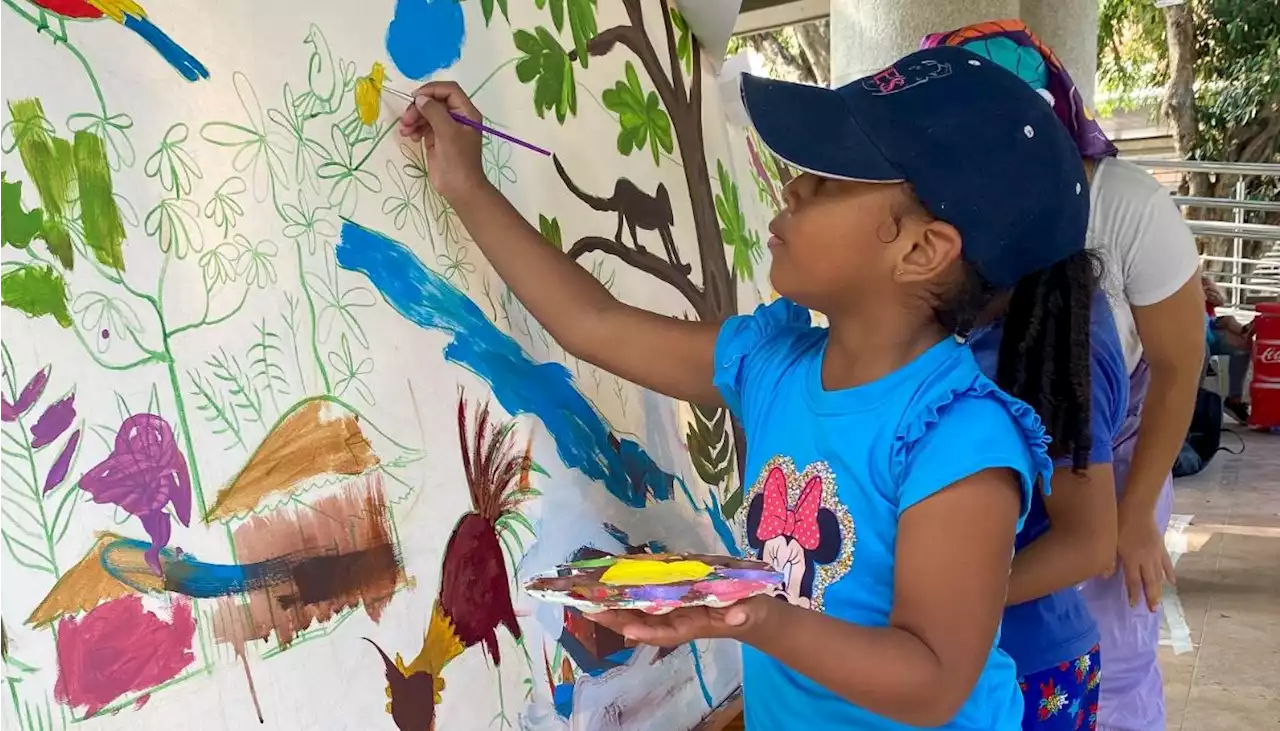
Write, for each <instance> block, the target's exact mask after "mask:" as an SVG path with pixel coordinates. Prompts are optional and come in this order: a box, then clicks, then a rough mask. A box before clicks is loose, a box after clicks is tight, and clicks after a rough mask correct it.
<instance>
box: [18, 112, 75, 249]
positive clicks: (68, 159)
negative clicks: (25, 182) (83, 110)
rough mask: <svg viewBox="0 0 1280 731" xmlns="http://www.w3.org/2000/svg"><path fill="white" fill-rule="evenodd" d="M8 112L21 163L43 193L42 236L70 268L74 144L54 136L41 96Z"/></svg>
mask: <svg viewBox="0 0 1280 731" xmlns="http://www.w3.org/2000/svg"><path fill="white" fill-rule="evenodd" d="M9 114H10V116H11V117H12V120H13V125H14V127H16V128H17V129H18V132H16V133H15V138H16V139H17V141H18V154H19V156H21V158H22V165H23V167H25V168H26V169H27V175H29V176H30V177H31V182H32V184H34V185H35V187H36V192H37V193H39V194H40V205H41V207H42V208H43V209H44V221H43V225H42V230H41V234H40V237H41V238H43V239H44V242H45V246H47V247H48V249H49V253H50V254H53V255H54V256H56V257H57V258H58V262H59V263H61V264H62V266H64V267H66V268H67V269H71V268H72V267H73V266H74V265H75V251H74V249H73V248H72V245H71V232H70V231H69V230H68V229H67V224H66V213H67V210H68V208H69V205H70V199H71V189H72V183H74V182H75V165H74V162H73V160H72V153H71V143H70V142H67V141H66V140H64V139H61V138H59V137H54V136H53V135H52V133H51V132H52V127H51V125H49V122H48V120H47V119H46V117H45V114H44V107H43V106H42V105H41V104H40V100H39V99H20V100H16V101H11V102H9Z"/></svg>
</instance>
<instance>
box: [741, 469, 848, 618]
mask: <svg viewBox="0 0 1280 731" xmlns="http://www.w3.org/2000/svg"><path fill="white" fill-rule="evenodd" d="M743 530H744V531H745V534H746V535H745V536H744V538H745V539H746V543H747V545H749V546H751V548H752V550H753V552H754V554H755V556H756V558H758V559H760V560H761V561H764V562H766V563H768V564H769V565H771V566H772V567H773V568H774V570H775V571H778V572H779V573H781V574H782V575H783V583H782V586H781V588H780V589H778V590H776V591H775V592H774V596H776V597H778V598H779V599H784V600H786V601H788V602H790V603H792V604H795V605H796V606H799V607H804V608H806V609H816V610H818V611H821V610H822V596H823V593H824V592H825V591H826V588H827V586H829V585H830V584H832V583H833V582H835V581H838V580H839V579H840V578H841V577H843V576H844V575H845V574H846V573H848V571H849V567H850V565H851V564H852V563H853V545H854V541H855V535H854V526H853V518H852V516H850V514H849V510H848V508H846V507H845V506H844V504H842V503H841V502H840V501H839V500H838V499H837V497H836V484H835V475H834V474H832V472H831V468H830V467H829V466H827V464H826V463H825V462H817V463H814V464H811V465H809V466H808V467H806V468H805V469H804V471H803V472H797V471H796V468H795V465H794V464H793V463H792V462H791V460H790V458H787V457H775V458H773V459H771V460H769V462H767V463H766V464H765V465H764V467H763V468H761V470H760V476H759V477H758V478H757V479H756V482H755V484H754V485H752V486H751V489H750V490H749V491H748V493H747V510H746V521H745V525H744V526H743Z"/></svg>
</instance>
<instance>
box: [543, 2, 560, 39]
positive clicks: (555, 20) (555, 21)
mask: <svg viewBox="0 0 1280 731" xmlns="http://www.w3.org/2000/svg"><path fill="white" fill-rule="evenodd" d="M546 2H547V0H541V3H546ZM541 3H540V4H539V5H538V7H539V8H541V7H542V4H541ZM550 5H551V24H552V25H554V26H555V27H556V32H557V33H559V32H560V31H562V30H564V0H550Z"/></svg>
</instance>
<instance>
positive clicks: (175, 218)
mask: <svg viewBox="0 0 1280 731" xmlns="http://www.w3.org/2000/svg"><path fill="white" fill-rule="evenodd" d="M199 212H200V207H199V206H197V205H196V204H195V202H194V201H189V200H187V199H185V198H165V199H163V200H161V201H160V202H159V203H157V204H156V206H155V208H152V209H151V211H150V212H148V213H147V217H146V219H145V220H144V221H143V230H144V231H146V232H147V235H148V236H154V237H155V239H156V244H158V245H159V246H160V251H163V252H164V253H166V254H169V253H172V254H173V255H174V256H175V257H177V258H179V259H185V258H186V256H187V254H189V253H191V252H192V251H203V250H204V232H203V231H201V230H200V222H199V221H198V220H197V218H196V216H197V215H198V214H199Z"/></svg>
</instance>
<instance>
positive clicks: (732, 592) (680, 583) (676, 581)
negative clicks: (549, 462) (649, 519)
mask: <svg viewBox="0 0 1280 731" xmlns="http://www.w3.org/2000/svg"><path fill="white" fill-rule="evenodd" d="M782 579H783V577H782V574H780V573H778V572H777V571H774V570H773V569H772V567H770V566H769V565H768V564H766V563H764V562H762V561H745V560H741V559H735V558H730V557H728V556H710V555H705V554H692V553H690V554H672V553H656V554H639V555H634V556H603V557H600V558H592V559H586V560H583V561H575V562H573V563H568V564H564V565H562V566H560V567H558V568H556V569H555V570H552V571H546V572H543V573H540V574H537V575H536V576H534V577H533V578H531V579H529V580H528V581H526V582H525V585H524V588H525V591H527V592H529V594H530V595H531V596H533V597H534V598H536V599H540V600H542V601H546V602H552V603H555V604H564V605H567V606H571V607H575V608H577V609H580V610H582V611H583V612H586V613H588V614H591V613H594V612H603V611H606V610H609V609H635V610H639V611H643V612H648V613H649V614H666V613H667V612H670V611H671V610H673V609H680V608H683V607H727V606H729V605H730V604H733V603H734V602H738V601H742V600H743V599H749V598H751V597H753V596H758V595H760V594H766V593H768V592H770V591H772V590H774V589H776V588H777V587H779V586H781V584H782Z"/></svg>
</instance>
